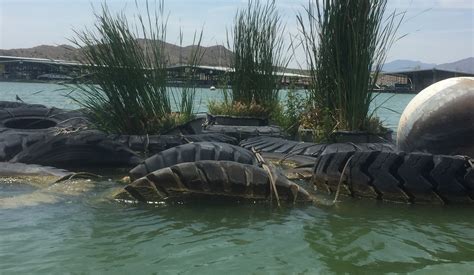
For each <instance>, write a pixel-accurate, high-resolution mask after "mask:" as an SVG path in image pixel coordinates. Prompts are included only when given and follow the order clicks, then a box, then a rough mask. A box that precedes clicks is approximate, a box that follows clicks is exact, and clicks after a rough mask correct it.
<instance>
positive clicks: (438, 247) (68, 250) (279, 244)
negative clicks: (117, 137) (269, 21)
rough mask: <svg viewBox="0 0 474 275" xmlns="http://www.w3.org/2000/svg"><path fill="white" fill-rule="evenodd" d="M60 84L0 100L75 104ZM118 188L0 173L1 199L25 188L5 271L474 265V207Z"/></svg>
mask: <svg viewBox="0 0 474 275" xmlns="http://www.w3.org/2000/svg"><path fill="white" fill-rule="evenodd" d="M58 87H59V86H57V85H54V84H29V83H6V82H0V100H14V99H15V95H19V96H20V97H21V98H22V99H23V100H24V101H26V102H30V103H42V104H46V105H49V106H56V107H61V108H74V107H75V106H74V104H73V103H72V102H70V101H69V100H67V99H66V98H64V97H63V96H62V95H61V94H63V93H64V92H58V91H56V89H57V88H58ZM39 91H40V92H39ZM38 92H39V93H38ZM199 94H201V95H202V101H200V102H201V103H203V102H206V100H207V98H212V99H218V98H219V97H220V95H219V93H218V92H215V91H209V90H207V89H202V90H200V91H199ZM412 97H413V95H389V94H382V95H381V96H380V97H379V98H378V99H377V100H378V101H379V102H385V103H384V105H385V106H386V107H388V108H390V109H394V110H396V111H398V112H399V113H401V112H402V111H403V108H404V107H405V106H406V104H407V103H408V101H409V100H410V99H411V98H412ZM197 103H199V102H197ZM199 111H205V104H201V105H200V109H199ZM377 112H378V114H379V116H381V117H382V119H383V120H384V121H385V123H386V125H387V126H389V127H391V128H393V129H396V126H397V123H398V119H399V116H400V114H397V113H394V112H392V111H389V110H388V109H384V108H383V107H382V108H379V109H378V110H377ZM0 165H1V164H0ZM118 176H119V175H114V178H116V177H118ZM118 187H120V185H119V183H117V182H116V181H115V180H113V179H111V180H103V181H100V182H92V183H91V182H86V181H79V182H75V183H68V184H64V185H62V186H60V187H59V188H58V187H57V186H56V188H44V189H36V188H35V187H32V186H31V185H29V184H21V183H18V182H13V183H12V182H11V181H10V180H9V179H0V201H2V200H3V201H5V200H8V198H10V197H16V198H18V199H17V201H16V204H15V205H9V207H3V208H0V274H10V273H15V274H17V273H28V274H31V273H34V274H43V273H47V274H50V273H55V274H64V273H86V274H88V273H95V274H97V273H100V274H104V273H108V274H117V273H119V274H122V273H123V274H129V273H136V274H150V273H157V274H178V273H180V274H222V273H228V274H249V273H254V274H269V273H270V274H327V273H346V272H350V273H364V274H365V273H386V272H401V273H406V272H410V273H415V274H470V273H472V272H473V271H474V229H473V227H474V217H473V215H472V214H471V209H470V207H459V206H426V205H425V206H423V205H403V204H389V203H379V202H374V201H369V200H355V199H350V198H345V197H341V198H340V199H341V202H339V203H338V204H336V205H335V206H321V205H297V206H291V207H290V206H285V207H282V208H277V207H276V206H272V205H269V204H238V203H230V204H222V203H220V204H218V203H211V202H208V203H204V202H200V203H197V202H194V203H175V204H171V205H126V204H121V203H117V202H114V201H112V200H111V199H110V192H111V190H113V189H114V188H118ZM78 190H79V191H78Z"/></svg>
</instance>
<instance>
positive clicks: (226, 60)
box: [0, 40, 474, 74]
mask: <svg viewBox="0 0 474 275" xmlns="http://www.w3.org/2000/svg"><path fill="white" fill-rule="evenodd" d="M139 43H140V44H141V45H143V44H144V43H147V42H146V41H145V40H140V41H139ZM194 47H196V46H186V47H180V46H178V45H174V44H170V43H166V44H165V51H166V53H167V55H168V58H169V63H170V64H171V65H176V64H186V63H188V62H187V61H188V57H189V55H190V53H191V50H192V49H193V48H194ZM202 48H203V50H204V56H203V58H202V61H201V64H202V65H206V66H229V64H230V58H231V57H232V54H233V53H232V51H230V50H228V49H227V48H225V47H224V46H220V45H216V46H210V47H202ZM1 55H5V56H21V57H35V58H47V59H59V60H67V61H80V60H81V59H82V53H81V50H80V49H79V48H76V47H73V46H70V45H59V46H48V45H41V46H37V47H33V48H27V49H10V50H2V49H0V56H1ZM432 68H438V69H444V70H451V71H459V72H465V73H472V74H474V57H469V58H466V59H462V60H458V61H455V62H451V63H444V64H434V63H423V62H421V61H413V60H395V61H392V62H389V63H386V64H384V66H383V69H382V70H383V71H385V72H397V71H409V70H422V69H432ZM288 71H293V70H288ZM294 71H295V72H296V73H304V71H302V70H297V69H295V70H294Z"/></svg>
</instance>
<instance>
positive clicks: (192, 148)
mask: <svg viewBox="0 0 474 275" xmlns="http://www.w3.org/2000/svg"><path fill="white" fill-rule="evenodd" d="M200 160H227V161H235V162H239V163H244V164H252V165H255V164H257V163H258V162H257V159H256V158H255V156H254V155H253V153H252V152H250V151H249V150H246V149H244V148H242V147H239V146H236V145H231V144H227V143H220V142H196V143H189V144H184V145H179V146H176V147H173V148H170V149H167V150H164V151H162V152H160V153H158V154H155V155H154V156H152V157H149V158H147V159H146V160H145V161H143V162H142V163H141V164H139V165H137V166H136V167H135V168H133V169H132V170H130V173H129V174H130V178H131V179H132V180H136V179H138V178H141V177H144V176H146V175H147V174H149V173H151V172H153V171H156V170H159V169H162V168H165V167H170V166H172V165H176V164H179V163H183V162H194V161H200Z"/></svg>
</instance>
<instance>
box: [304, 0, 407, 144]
mask: <svg viewBox="0 0 474 275" xmlns="http://www.w3.org/2000/svg"><path fill="white" fill-rule="evenodd" d="M386 4H387V1H386V0H346V1H339V0H323V1H322V2H320V1H315V2H310V4H309V6H308V7H307V8H306V12H305V16H303V15H302V14H299V15H298V22H299V26H300V29H301V33H302V35H303V41H302V45H303V48H304V50H305V53H306V56H307V60H308V64H309V69H310V71H311V76H312V80H313V81H312V85H311V87H310V89H309V92H310V102H311V106H312V110H313V111H315V112H319V113H320V115H318V116H316V117H317V118H318V119H319V121H318V122H317V124H329V125H323V126H321V125H318V126H317V127H319V129H321V131H325V132H326V133H324V134H322V135H323V136H329V135H330V132H328V131H335V130H350V131H354V130H357V131H369V132H375V131H379V130H380V129H379V127H372V126H375V125H377V124H376V123H375V124H374V123H372V122H371V121H374V118H373V113H370V112H369V106H370V104H371V103H372V101H373V99H374V97H375V96H374V95H373V93H372V90H373V88H374V87H375V82H376V80H377V77H378V74H379V72H380V70H381V66H382V65H383V63H384V62H385V58H386V54H387V51H388V50H389V48H390V46H391V45H392V44H393V43H394V41H395V33H396V30H397V29H398V26H399V25H400V23H401V22H402V19H403V16H402V17H401V18H400V20H398V18H399V17H398V15H397V14H396V13H395V12H393V13H391V14H389V15H388V16H387V17H384V15H385V11H386Z"/></svg>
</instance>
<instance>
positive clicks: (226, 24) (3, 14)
mask: <svg viewBox="0 0 474 275" xmlns="http://www.w3.org/2000/svg"><path fill="white" fill-rule="evenodd" d="M138 1H139V3H144V1H140V0H138ZM150 2H153V1H150ZM101 3H102V1H91V0H0V48H1V49H11V48H28V47H33V46H37V45H41V44H46V45H59V44H65V43H68V40H67V39H68V38H72V37H73V36H74V34H73V32H72V29H73V28H75V29H79V30H80V29H83V28H84V27H86V26H89V27H90V26H91V25H92V24H93V23H94V17H93V15H92V6H95V7H97V8H98V7H100V4H101ZM107 3H108V4H109V6H110V8H111V9H112V10H114V11H121V10H125V13H126V14H127V15H129V16H130V17H131V18H132V16H133V14H135V13H136V8H135V4H134V1H133V0H108V1H107ZM276 3H277V6H278V9H279V12H280V14H281V15H282V17H283V20H284V22H285V23H286V29H287V34H286V35H288V36H289V35H296V34H298V27H297V23H296V13H297V12H302V11H303V6H304V5H306V4H307V0H277V1H276ZM245 5H246V1H245V0H219V1H218V0H168V1H165V9H166V10H167V11H169V13H170V19H169V29H168V42H171V43H177V42H178V33H179V29H180V28H181V29H183V32H184V35H185V37H188V40H186V39H185V41H184V43H185V44H187V43H190V42H191V41H192V36H193V33H194V31H195V30H199V29H200V28H201V27H202V26H204V43H203V44H204V45H215V44H216V43H218V44H223V43H224V42H225V41H226V28H230V27H231V26H232V21H233V18H234V14H235V11H236V10H237V9H238V8H239V7H243V6H245ZM142 6H143V5H142ZM393 9H397V10H398V11H406V16H405V18H406V20H405V22H404V24H403V25H402V26H401V28H400V29H399V35H402V34H408V35H407V36H406V37H404V38H403V39H401V40H399V41H398V42H397V43H396V44H395V45H394V46H393V47H392V49H391V50H390V52H389V55H388V58H387V60H388V61H391V60H395V59H411V60H419V61H422V62H426V63H437V64H440V63H445V62H452V61H456V60H459V59H462V58H466V57H471V56H474V0H389V11H391V10H393ZM301 57H302V54H301V53H297V58H298V59H301Z"/></svg>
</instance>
